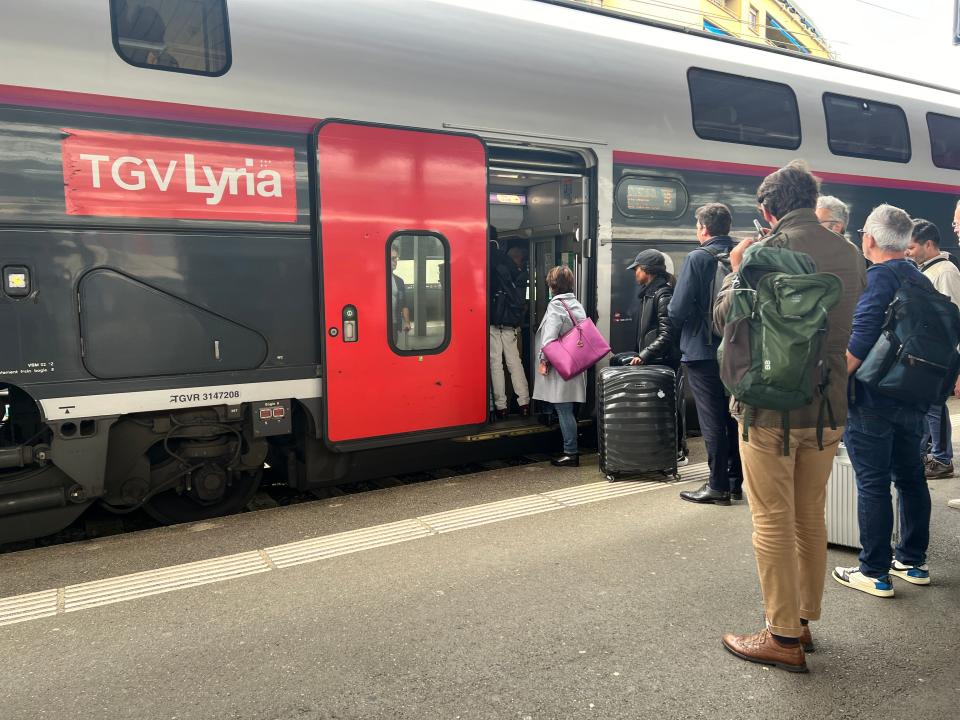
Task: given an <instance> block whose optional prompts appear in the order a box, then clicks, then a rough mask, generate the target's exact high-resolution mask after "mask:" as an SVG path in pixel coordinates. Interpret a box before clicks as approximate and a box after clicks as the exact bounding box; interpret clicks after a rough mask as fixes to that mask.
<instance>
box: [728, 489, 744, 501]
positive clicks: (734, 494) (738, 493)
mask: <svg viewBox="0 0 960 720" xmlns="http://www.w3.org/2000/svg"><path fill="white" fill-rule="evenodd" d="M730 500H732V501H733V502H740V501H741V500H743V490H731V491H730Z"/></svg>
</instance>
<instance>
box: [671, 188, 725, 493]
mask: <svg viewBox="0 0 960 720" xmlns="http://www.w3.org/2000/svg"><path fill="white" fill-rule="evenodd" d="M695 216H696V218H697V241H698V242H699V243H700V247H699V248H696V249H695V250H693V251H692V252H691V253H690V254H689V255H687V258H686V260H684V262H683V267H682V268H681V270H680V277H679V278H677V283H676V287H675V289H674V291H673V298H672V299H671V300H670V306H669V308H668V313H669V317H670V319H671V320H672V321H673V324H674V326H676V327H678V328H680V352H681V358H680V359H681V361H682V362H683V367H684V372H685V374H686V378H687V382H689V383H690V390H691V391H692V392H693V399H694V402H695V403H696V405H697V418H698V419H699V421H700V432H701V433H702V434H703V442H704V445H706V447H707V464H708V465H709V467H710V480H709V481H708V482H705V483H704V484H703V485H702V486H701V487H700V488H698V489H697V490H684V491H683V492H681V493H680V497H681V498H682V499H684V500H686V501H688V502H695V503H707V504H710V503H712V504H714V505H729V504H730V501H731V500H741V499H742V498H743V490H742V488H741V486H742V484H743V470H742V469H741V467H740V448H739V444H738V438H737V423H736V421H735V420H734V419H733V417H732V416H731V415H730V407H729V399H728V398H727V395H726V392H725V391H724V389H723V383H722V382H721V381H720V365H719V364H718V363H717V348H718V347H719V345H720V337H719V336H718V335H716V334H715V333H714V331H713V302H714V300H715V299H716V293H717V291H718V290H719V289H720V288H719V283H717V282H715V279H716V277H717V265H718V263H719V259H718V255H720V254H723V255H725V256H729V254H730V251H731V250H732V249H733V246H734V244H735V243H734V242H733V239H732V238H731V237H730V236H729V235H728V233H729V232H730V225H731V224H732V222H733V217H732V216H731V214H730V210H729V208H727V206H726V205H723V204H722V203H710V204H708V205H704V206H703V207H700V208H697V211H696V213H695Z"/></svg>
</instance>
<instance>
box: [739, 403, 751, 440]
mask: <svg viewBox="0 0 960 720" xmlns="http://www.w3.org/2000/svg"><path fill="white" fill-rule="evenodd" d="M751 422H753V405H744V406H743V433H742V434H741V435H740V437H741V438H743V441H744V442H750V423H751Z"/></svg>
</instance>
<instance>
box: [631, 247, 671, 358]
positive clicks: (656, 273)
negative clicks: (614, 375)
mask: <svg viewBox="0 0 960 720" xmlns="http://www.w3.org/2000/svg"><path fill="white" fill-rule="evenodd" d="M627 270H633V272H634V277H635V278H636V281H637V285H639V286H640V294H639V295H638V296H637V298H638V302H637V304H636V306H635V311H634V313H633V320H634V322H635V323H636V327H637V352H636V357H633V358H632V359H631V360H630V362H629V364H630V365H666V366H668V367H671V368H673V369H674V370H678V369H679V368H680V333H679V332H678V331H677V328H676V327H675V326H674V324H673V321H672V320H671V319H670V316H669V313H668V308H669V306H670V300H671V298H673V276H672V275H670V274H669V273H668V272H667V260H666V256H664V254H663V253H662V252H660V251H659V250H652V249H651V250H643V251H641V252H640V253H639V254H638V255H637V257H636V258H635V259H634V261H633V263H631V264H630V265H629V266H628V267H627ZM631 354H633V353H631Z"/></svg>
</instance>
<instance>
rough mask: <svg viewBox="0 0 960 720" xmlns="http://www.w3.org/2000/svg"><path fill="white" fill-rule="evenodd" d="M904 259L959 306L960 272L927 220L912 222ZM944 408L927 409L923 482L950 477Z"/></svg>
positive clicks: (940, 405)
mask: <svg viewBox="0 0 960 720" xmlns="http://www.w3.org/2000/svg"><path fill="white" fill-rule="evenodd" d="M906 256H907V257H908V258H910V259H911V260H913V261H914V262H915V263H916V264H917V265H919V266H920V272H922V273H923V274H924V275H926V276H927V278H929V280H930V282H932V283H933V286H934V287H935V288H936V289H937V291H938V292H941V293H943V294H944V295H946V296H947V297H948V298H950V301H951V302H952V303H953V304H954V305H956V306H957V307H960V270H958V269H957V266H956V265H954V264H953V263H954V261H953V259H952V258H951V256H950V253H948V252H947V251H946V250H941V249H940V230H939V229H938V228H937V226H936V225H934V224H933V223H932V222H930V221H929V220H915V221H914V223H913V237H912V238H911V239H910V244H909V245H907V252H906ZM945 414H946V407H945V406H944V404H943V403H938V404H936V405H931V406H930V407H929V408H928V409H927V426H926V431H925V432H924V434H923V440H922V441H921V446H920V449H921V454H922V455H926V451H927V447H928V446H929V447H930V457H928V458H926V459H925V468H926V473H927V479H928V480H933V479H938V478H951V477H953V473H954V469H953V434H952V432H951V428H950V419H949V418H947V421H946V422H943V417H944V415H945Z"/></svg>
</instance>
